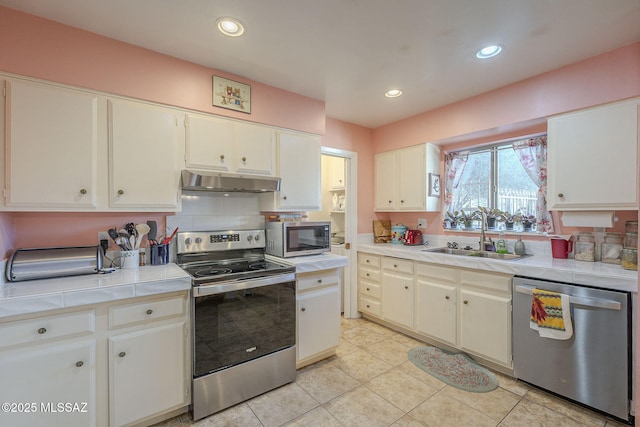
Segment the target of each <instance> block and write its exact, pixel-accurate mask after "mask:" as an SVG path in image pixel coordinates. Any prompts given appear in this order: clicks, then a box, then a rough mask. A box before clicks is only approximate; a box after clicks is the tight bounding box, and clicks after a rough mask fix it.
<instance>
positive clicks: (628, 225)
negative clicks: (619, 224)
mask: <svg viewBox="0 0 640 427" xmlns="http://www.w3.org/2000/svg"><path fill="white" fill-rule="evenodd" d="M624 232H625V233H637V232H638V221H627V222H625V223H624Z"/></svg>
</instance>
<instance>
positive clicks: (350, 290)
mask: <svg viewBox="0 0 640 427" xmlns="http://www.w3.org/2000/svg"><path fill="white" fill-rule="evenodd" d="M320 153H321V154H322V155H326V156H332V157H341V158H343V159H344V160H345V177H346V181H347V182H346V183H345V194H346V196H347V197H346V206H345V233H344V237H345V240H344V242H345V249H346V248H347V247H350V248H349V249H346V256H347V263H348V264H347V267H345V268H346V270H345V275H344V277H345V279H344V281H345V283H344V289H345V292H344V295H343V296H342V298H343V300H344V317H345V318H347V319H350V318H356V317H360V313H358V280H357V279H358V269H357V268H356V266H357V265H358V264H357V262H358V251H357V244H358V153H356V152H354V151H347V150H340V149H337V148H331V147H321V149H320ZM347 244H348V245H347Z"/></svg>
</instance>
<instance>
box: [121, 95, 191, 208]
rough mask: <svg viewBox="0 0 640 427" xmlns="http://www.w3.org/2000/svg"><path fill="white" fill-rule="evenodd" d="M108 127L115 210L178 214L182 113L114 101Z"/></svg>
mask: <svg viewBox="0 0 640 427" xmlns="http://www.w3.org/2000/svg"><path fill="white" fill-rule="evenodd" d="M109 124H110V134H109V149H110V177H109V178H110V182H111V186H110V200H111V206H112V207H122V208H156V209H162V208H165V209H168V210H176V209H178V196H179V183H180V171H181V167H180V164H179V159H180V157H181V155H180V154H179V153H180V144H179V140H178V127H177V126H178V113H177V112H176V111H172V110H170V109H168V108H161V107H156V106H152V105H149V104H145V103H137V102H129V101H121V100H110V101H109Z"/></svg>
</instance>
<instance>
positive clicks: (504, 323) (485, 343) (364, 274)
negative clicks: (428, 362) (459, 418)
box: [358, 253, 512, 368]
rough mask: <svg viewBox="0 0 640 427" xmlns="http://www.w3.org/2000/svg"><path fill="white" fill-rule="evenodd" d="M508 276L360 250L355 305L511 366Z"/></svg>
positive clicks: (431, 338) (431, 339) (435, 339)
mask: <svg viewBox="0 0 640 427" xmlns="http://www.w3.org/2000/svg"><path fill="white" fill-rule="evenodd" d="M380 276H381V282H382V283H381V285H379V277H380ZM511 277H512V276H510V275H508V274H502V273H488V272H484V271H478V270H469V269H464V268H453V267H447V266H443V265H439V264H431V263H424V262H414V261H411V260H406V259H398V258H395V257H385V256H382V257H381V256H378V255H371V254H366V253H359V254H358V289H359V292H358V300H359V301H358V307H359V309H360V311H361V312H362V313H363V314H365V315H367V316H368V317H371V318H373V319H374V320H375V319H376V318H377V319H380V320H382V321H384V322H385V324H387V325H388V326H391V327H393V326H394V325H397V326H400V327H402V328H403V329H406V330H409V331H411V332H414V333H416V334H417V336H419V337H423V338H424V339H425V340H426V341H429V342H432V343H434V344H436V345H437V344H438V343H442V344H443V345H445V346H447V347H452V348H455V349H459V350H462V351H465V352H467V353H470V354H472V355H475V356H479V357H481V358H483V359H485V360H487V361H489V362H492V363H495V364H498V365H501V366H504V367H507V368H510V367H511V365H512V362H511ZM378 286H381V289H382V290H381V297H380V300H378V299H377V298H376V295H379V291H378Z"/></svg>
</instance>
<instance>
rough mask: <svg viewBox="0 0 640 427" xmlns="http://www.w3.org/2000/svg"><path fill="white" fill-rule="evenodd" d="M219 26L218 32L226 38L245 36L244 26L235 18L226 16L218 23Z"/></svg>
mask: <svg viewBox="0 0 640 427" xmlns="http://www.w3.org/2000/svg"><path fill="white" fill-rule="evenodd" d="M216 24H218V30H220V32H221V33H222V34H224V35H225V36H229V37H239V36H241V35H242V34H244V25H242V23H240V21H238V20H237V19H235V18H230V17H228V16H225V17H224V18H220V19H218V20H217V21H216Z"/></svg>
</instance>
